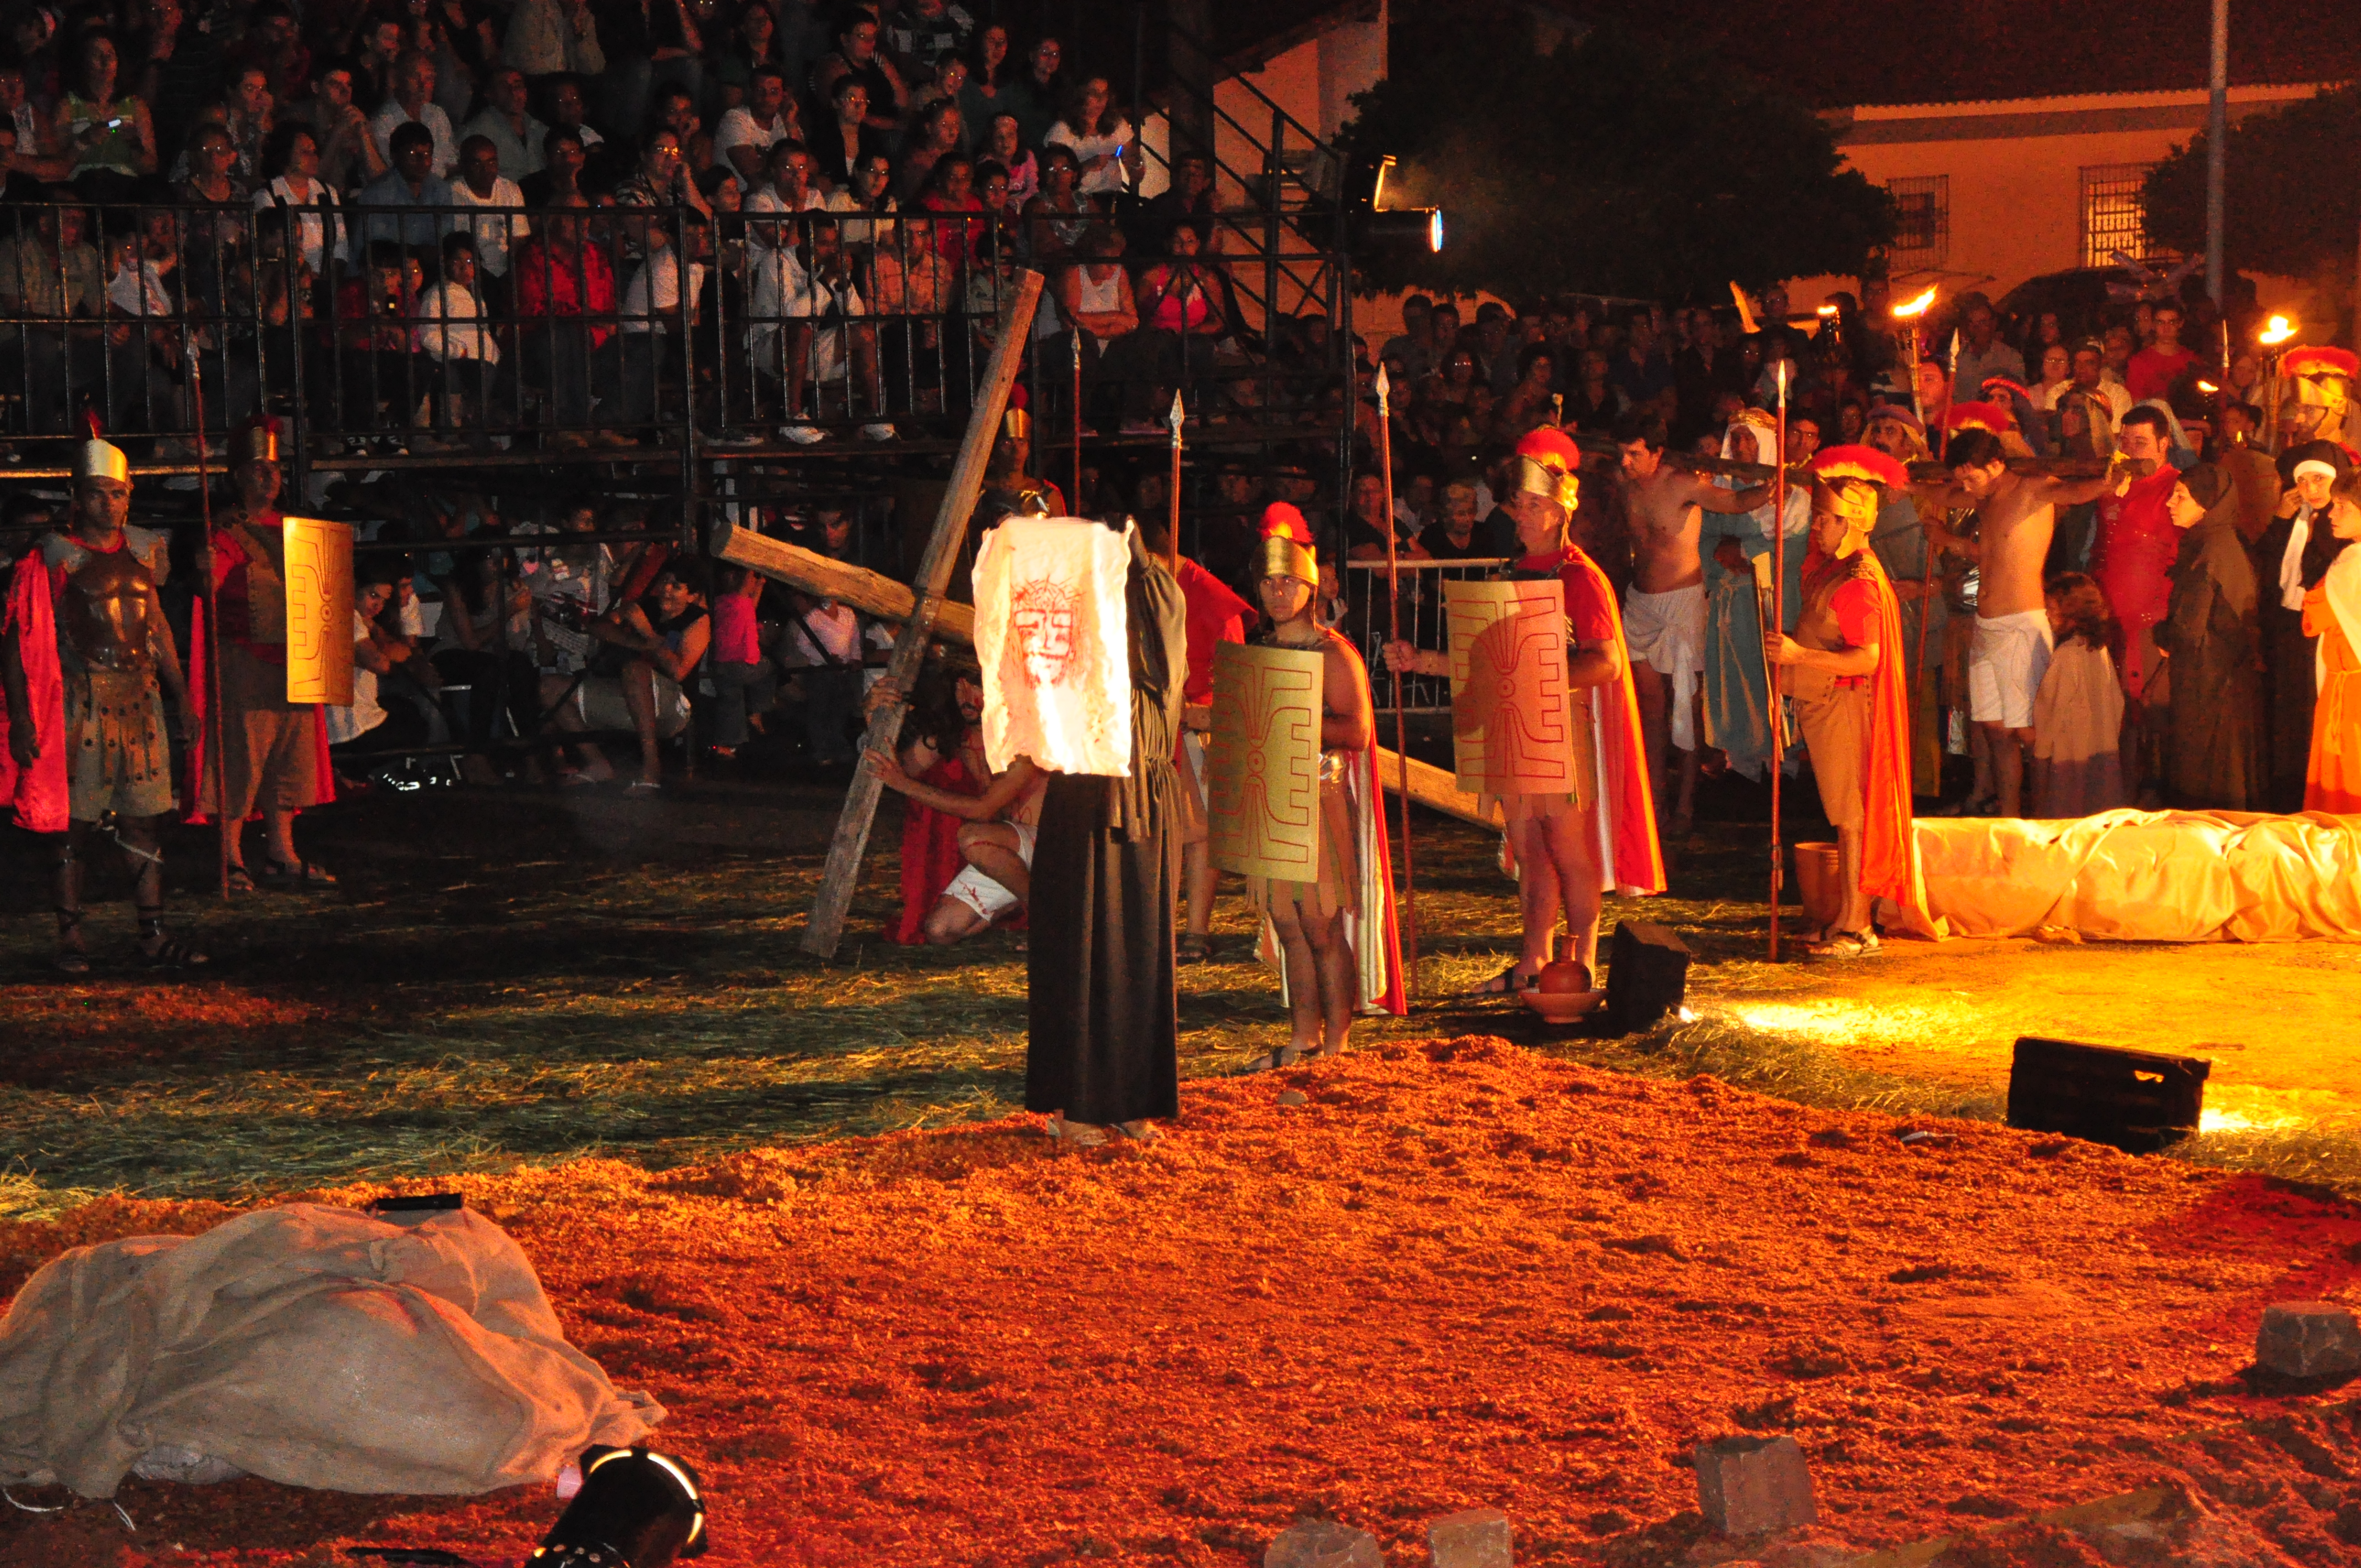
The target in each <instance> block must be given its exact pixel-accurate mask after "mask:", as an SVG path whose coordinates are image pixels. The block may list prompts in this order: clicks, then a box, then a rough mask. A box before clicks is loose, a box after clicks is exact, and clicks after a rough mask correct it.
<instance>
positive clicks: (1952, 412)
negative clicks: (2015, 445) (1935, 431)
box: [1943, 403, 2016, 435]
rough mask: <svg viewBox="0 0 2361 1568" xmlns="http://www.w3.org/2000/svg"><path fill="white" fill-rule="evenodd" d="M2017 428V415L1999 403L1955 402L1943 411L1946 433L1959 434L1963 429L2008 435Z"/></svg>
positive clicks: (1944, 430) (1944, 431)
mask: <svg viewBox="0 0 2361 1568" xmlns="http://www.w3.org/2000/svg"><path fill="white" fill-rule="evenodd" d="M2015 428H2016V419H2015V415H2013V414H2011V413H2010V412H2009V411H2007V410H2006V409H2004V408H2003V407H2001V406H2000V405H1999V404H1998V403H1953V404H1952V405H1951V406H1950V407H1949V409H1947V410H1945V411H1944V413H1943V433H1944V434H1946V435H1957V434H1958V433H1960V432H1961V431H1963V430H1988V431H1990V432H1992V433H1993V434H1994V435H2006V434H2007V433H2009V432H2010V431H2013V430H2015Z"/></svg>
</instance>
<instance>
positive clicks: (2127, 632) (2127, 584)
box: [2091, 464, 2180, 697]
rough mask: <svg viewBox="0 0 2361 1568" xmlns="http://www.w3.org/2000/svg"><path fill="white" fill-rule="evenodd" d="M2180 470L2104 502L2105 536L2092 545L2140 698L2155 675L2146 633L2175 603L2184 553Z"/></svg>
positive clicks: (2127, 677) (2127, 685)
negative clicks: (2175, 497)
mask: <svg viewBox="0 0 2361 1568" xmlns="http://www.w3.org/2000/svg"><path fill="white" fill-rule="evenodd" d="M2179 483H2180V470H2179V469H2178V468H2175V467H2173V466H2170V465H2169V464H2167V465H2166V466H2163V467H2160V468H2158V470H2157V471H2156V472H2155V473H2153V474H2151V475H2149V476H2148V477H2147V478H2145V479H2135V480H2133V481H2132V485H2131V488H2130V489H2128V490H2126V491H2125V492H2124V494H2122V495H2120V496H2117V495H2112V494H2111V495H2108V496H2105V497H2103V498H2102V499H2100V501H2099V537H2098V540H2097V542H2096V543H2094V544H2093V545H2092V550H2091V576H2093V577H2095V578H2096V579H2098V584H2099V588H2100V591H2101V592H2103V593H2104V594H2105V595H2106V596H2107V602H2108V603H2109V604H2110V605H2112V606H2114V611H2115V619H2116V620H2119V621H2121V622H2122V623H2123V628H2124V690H2125V692H2126V693H2128V694H2129V695H2131V696H2134V697H2136V696H2139V694H2140V688H2141V687H2142V686H2144V685H2147V678H2148V677H2149V676H2150V675H2152V674H2155V673H2156V672H2155V670H2154V669H2152V668H2150V667H2148V666H2147V663H2145V662H2144V661H2143V659H2142V657H2141V650H2140V633H2141V632H2143V631H2145V630H2147V629H2148V628H2149V627H2152V626H2154V625H2155V624H2156V623H2157V622H2158V621H2159V620H2163V619H2164V617H2165V612H2166V611H2167V610H2168V609H2170V608H2171V605H2172V576H2171V573H2172V564H2173V562H2174V560H2175V559H2177V558H2178V557H2179V556H2180V530H2179V529H2178V528H2175V527H2174V526H2173V525H2172V511H2171V502H2172V488H2173V487H2174V486H2175V485H2177V484H2179Z"/></svg>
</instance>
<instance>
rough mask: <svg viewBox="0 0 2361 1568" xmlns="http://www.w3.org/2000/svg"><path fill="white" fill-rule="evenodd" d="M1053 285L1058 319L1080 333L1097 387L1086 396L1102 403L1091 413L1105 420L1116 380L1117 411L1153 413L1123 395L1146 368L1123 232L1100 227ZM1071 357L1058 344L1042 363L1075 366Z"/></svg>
mask: <svg viewBox="0 0 2361 1568" xmlns="http://www.w3.org/2000/svg"><path fill="white" fill-rule="evenodd" d="M1055 287H1056V290H1057V304H1058V314H1059V316H1060V318H1061V319H1062V320H1063V321H1064V322H1065V323H1067V325H1068V326H1069V328H1070V329H1071V330H1072V331H1075V332H1078V333H1080V334H1082V375H1083V378H1084V379H1085V381H1086V382H1095V383H1098V384H1099V385H1098V388H1097V389H1096V390H1095V392H1094V393H1093V394H1086V395H1092V396H1093V401H1094V402H1097V403H1099V404H1100V405H1101V406H1100V407H1099V408H1098V409H1096V410H1094V411H1093V412H1095V413H1097V414H1098V415H1099V416H1100V417H1101V418H1104V417H1105V412H1106V410H1105V407H1104V404H1105V403H1106V401H1107V398H1106V391H1107V387H1106V384H1107V383H1109V382H1113V383H1115V387H1114V389H1113V390H1114V392H1115V400H1116V406H1117V408H1118V409H1120V410H1122V411H1124V412H1127V413H1131V414H1137V415H1139V416H1141V417H1143V418H1144V417H1145V416H1146V414H1147V413H1148V409H1147V408H1146V405H1145V401H1144V400H1140V399H1137V398H1126V397H1125V392H1126V383H1127V382H1129V381H1131V380H1132V379H1133V378H1137V377H1138V376H1140V375H1142V374H1144V373H1146V371H1147V370H1148V365H1147V364H1146V363H1145V362H1144V361H1143V358H1142V355H1141V349H1142V347H1143V346H1144V343H1145V340H1144V339H1142V338H1141V337H1140V336H1139V335H1138V334H1139V309H1138V306H1137V303H1136V302H1134V300H1133V298H1132V292H1131V275H1130V274H1129V273H1127V272H1126V271H1125V270H1124V266H1123V235H1122V233H1121V231H1119V230H1115V229H1101V230H1098V231H1096V232H1095V233H1093V235H1092V236H1090V237H1089V238H1088V239H1086V240H1084V241H1083V242H1082V259H1081V260H1080V261H1079V262H1077V263H1076V264H1075V265H1073V266H1071V267H1068V268H1064V269H1061V270H1060V272H1059V273H1058V276H1057V281H1056V285H1055ZM1072 353H1073V351H1072V349H1071V347H1070V346H1067V345H1064V344H1062V343H1059V344H1054V345H1051V346H1050V347H1049V351H1048V354H1047V356H1046V358H1045V359H1044V361H1043V363H1045V364H1049V365H1067V364H1071V363H1072ZM1118 417H1120V416H1118Z"/></svg>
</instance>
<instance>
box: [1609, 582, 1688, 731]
mask: <svg viewBox="0 0 2361 1568" xmlns="http://www.w3.org/2000/svg"><path fill="white" fill-rule="evenodd" d="M1623 645H1624V646H1625V647H1627V648H1629V649H1630V650H1631V659H1632V662H1633V663H1646V664H1647V666H1648V667H1649V668H1650V669H1652V670H1653V671H1655V672H1656V673H1657V674H1660V675H1662V676H1664V678H1665V680H1667V681H1668V682H1670V683H1671V685H1672V688H1673V713H1672V731H1673V749H1674V750H1675V751H1696V750H1697V693H1698V692H1699V691H1700V690H1702V689H1703V687H1704V685H1705V585H1704V584H1703V583H1692V584H1690V585H1689V586H1688V587H1685V588H1675V589H1674V590H1673V591H1672V592H1670V593H1668V594H1643V593H1642V592H1641V591H1640V590H1639V589H1638V588H1626V589H1624V590H1623Z"/></svg>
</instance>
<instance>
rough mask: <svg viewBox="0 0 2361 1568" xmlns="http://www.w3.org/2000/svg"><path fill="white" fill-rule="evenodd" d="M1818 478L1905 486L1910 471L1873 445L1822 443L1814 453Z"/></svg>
mask: <svg viewBox="0 0 2361 1568" xmlns="http://www.w3.org/2000/svg"><path fill="white" fill-rule="evenodd" d="M1812 477H1813V478H1815V479H1866V480H1868V481H1869V482H1870V483H1871V484H1873V485H1884V486H1887V487H1889V488H1893V489H1897V490H1899V489H1906V488H1908V487H1909V484H1910V470H1908V469H1907V468H1905V467H1904V466H1902V465H1901V464H1900V463H1898V462H1896V461H1895V460H1894V458H1892V457H1890V456H1888V455H1885V454H1884V453H1883V452H1880V451H1879V450H1878V449H1877V448H1876V447H1874V446H1823V447H1821V448H1820V449H1819V450H1818V451H1817V452H1815V453H1814V454H1812Z"/></svg>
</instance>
